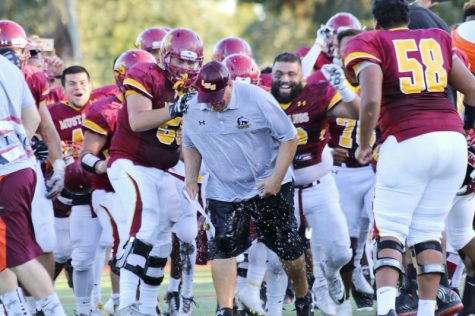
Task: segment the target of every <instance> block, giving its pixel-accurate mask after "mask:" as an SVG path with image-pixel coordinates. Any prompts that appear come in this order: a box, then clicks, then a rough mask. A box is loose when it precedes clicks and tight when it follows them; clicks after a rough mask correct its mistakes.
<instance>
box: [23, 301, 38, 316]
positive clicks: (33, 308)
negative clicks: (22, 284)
mask: <svg viewBox="0 0 475 316" xmlns="http://www.w3.org/2000/svg"><path fill="white" fill-rule="evenodd" d="M25 303H26V306H27V307H28V311H29V312H30V314H32V315H34V314H36V300H35V298H34V297H33V296H25Z"/></svg>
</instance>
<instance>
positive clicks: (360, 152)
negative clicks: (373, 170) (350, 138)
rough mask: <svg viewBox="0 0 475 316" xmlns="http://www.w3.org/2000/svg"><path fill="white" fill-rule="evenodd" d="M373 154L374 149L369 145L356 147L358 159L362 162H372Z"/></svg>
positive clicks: (363, 163)
mask: <svg viewBox="0 0 475 316" xmlns="http://www.w3.org/2000/svg"><path fill="white" fill-rule="evenodd" d="M372 155H373V149H372V148H371V147H370V146H368V147H362V146H360V147H358V148H357V149H356V153H355V156H356V159H357V160H358V161H359V163H360V164H362V165H366V164H368V163H370V162H371V157H372Z"/></svg>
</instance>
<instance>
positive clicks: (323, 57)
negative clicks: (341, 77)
mask: <svg viewBox="0 0 475 316" xmlns="http://www.w3.org/2000/svg"><path fill="white" fill-rule="evenodd" d="M331 63H333V57H330V56H328V55H327V54H325V53H324V52H321V53H320V55H318V57H317V60H316V61H315V65H313V69H315V70H320V69H322V67H323V66H324V65H326V64H331Z"/></svg>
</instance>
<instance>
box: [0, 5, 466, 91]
mask: <svg viewBox="0 0 475 316" xmlns="http://www.w3.org/2000/svg"><path fill="white" fill-rule="evenodd" d="M465 1H467V0H452V1H450V2H447V3H444V4H441V5H439V6H438V7H436V8H435V9H434V11H435V12H436V13H438V14H439V15H440V16H441V17H442V18H444V19H445V21H446V22H447V23H448V24H449V25H451V24H454V23H457V22H460V21H461V20H462V7H463V3H464V2H465ZM342 11H346V12H351V13H353V14H354V15H356V16H357V17H358V18H359V19H360V20H361V22H362V24H363V25H365V26H366V28H367V29H371V28H372V24H373V23H372V18H371V0H139V1H137V0H80V1H75V0H0V19H10V20H14V21H16V22H18V23H20V24H21V25H22V26H23V27H24V28H25V31H26V32H27V34H28V35H31V34H38V35H40V36H41V37H48V38H54V40H55V48H56V52H57V55H58V56H60V57H61V58H63V59H64V60H65V63H66V65H72V64H75V63H79V64H82V65H84V66H85V67H86V68H87V69H88V70H89V71H90V73H91V77H92V81H93V84H94V85H95V86H96V87H97V86H100V85H104V84H111V83H113V82H114V79H113V74H112V62H113V60H114V58H115V57H116V56H118V55H119V54H120V53H121V52H123V51H125V50H127V49H131V48H134V43H135V39H136V37H137V35H138V34H139V33H140V32H141V31H142V30H144V29H145V28H147V27H150V26H168V27H171V28H175V27H189V28H191V29H193V30H194V31H195V32H197V33H198V34H199V35H200V36H201V38H202V40H203V42H204V45H205V58H206V60H209V59H210V56H211V51H212V49H213V46H214V44H215V43H216V42H217V41H218V40H219V39H221V38H223V37H226V36H240V37H242V38H244V39H245V40H247V41H248V42H249V43H250V45H251V46H252V49H253V53H254V57H255V59H256V60H257V62H258V64H259V65H260V66H266V65H270V63H271V62H272V59H273V57H274V56H275V55H276V54H277V53H279V52H282V51H295V50H296V49H297V48H298V47H301V46H311V45H312V43H313V41H314V38H315V34H316V30H317V29H318V28H319V26H320V25H321V24H324V23H325V22H326V21H327V20H328V18H329V17H331V16H332V15H333V14H335V13H337V12H342Z"/></svg>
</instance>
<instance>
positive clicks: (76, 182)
mask: <svg viewBox="0 0 475 316" xmlns="http://www.w3.org/2000/svg"><path fill="white" fill-rule="evenodd" d="M64 188H65V189H66V190H68V191H69V192H71V193H75V194H87V193H90V192H91V191H92V189H91V178H90V174H89V173H88V172H87V171H86V170H84V169H83V168H82V167H81V163H80V162H79V159H78V158H72V157H70V158H69V159H67V160H66V168H64Z"/></svg>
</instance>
